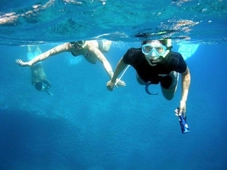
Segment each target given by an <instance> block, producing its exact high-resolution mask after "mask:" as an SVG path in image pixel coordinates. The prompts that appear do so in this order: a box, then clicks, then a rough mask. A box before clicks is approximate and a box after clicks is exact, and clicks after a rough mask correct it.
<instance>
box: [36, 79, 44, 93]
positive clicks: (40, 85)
mask: <svg viewBox="0 0 227 170" xmlns="http://www.w3.org/2000/svg"><path fill="white" fill-rule="evenodd" d="M34 86H35V88H36V90H38V91H42V89H43V84H42V82H40V81H39V82H35V83H34Z"/></svg>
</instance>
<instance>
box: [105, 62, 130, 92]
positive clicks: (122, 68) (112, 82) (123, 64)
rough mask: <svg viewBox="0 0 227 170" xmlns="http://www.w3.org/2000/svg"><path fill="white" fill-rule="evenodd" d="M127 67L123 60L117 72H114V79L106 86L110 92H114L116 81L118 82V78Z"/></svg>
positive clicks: (119, 63) (118, 65)
mask: <svg viewBox="0 0 227 170" xmlns="http://www.w3.org/2000/svg"><path fill="white" fill-rule="evenodd" d="M126 66H127V64H125V63H124V61H123V58H121V59H120V61H119V62H118V64H117V67H116V70H115V71H114V75H113V77H112V78H111V80H110V81H108V82H107V84H106V86H107V89H108V90H110V91H112V90H113V88H114V86H115V84H116V81H117V77H118V76H119V74H120V73H121V72H122V71H123V70H124V69H125V67H126Z"/></svg>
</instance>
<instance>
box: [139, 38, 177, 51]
mask: <svg viewBox="0 0 227 170" xmlns="http://www.w3.org/2000/svg"><path fill="white" fill-rule="evenodd" d="M151 41H155V40H150V39H149V40H144V41H142V45H144V44H147V43H148V42H151ZM157 41H159V42H160V43H161V44H162V45H164V46H166V47H167V49H168V50H171V49H172V48H173V46H172V43H171V39H160V40H157Z"/></svg>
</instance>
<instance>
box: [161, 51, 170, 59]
mask: <svg viewBox="0 0 227 170" xmlns="http://www.w3.org/2000/svg"><path fill="white" fill-rule="evenodd" d="M169 52H170V50H166V52H165V53H164V55H163V56H162V57H163V58H165V57H166V56H167V54H169Z"/></svg>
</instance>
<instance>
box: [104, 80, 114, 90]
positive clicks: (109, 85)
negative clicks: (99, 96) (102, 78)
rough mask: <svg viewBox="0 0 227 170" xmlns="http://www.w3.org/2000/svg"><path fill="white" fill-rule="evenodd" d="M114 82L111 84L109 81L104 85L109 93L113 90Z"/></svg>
mask: <svg viewBox="0 0 227 170" xmlns="http://www.w3.org/2000/svg"><path fill="white" fill-rule="evenodd" d="M114 86H115V82H112V81H111V80H110V81H108V82H107V83H106V87H107V89H108V90H109V91H112V90H113V89H114Z"/></svg>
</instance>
